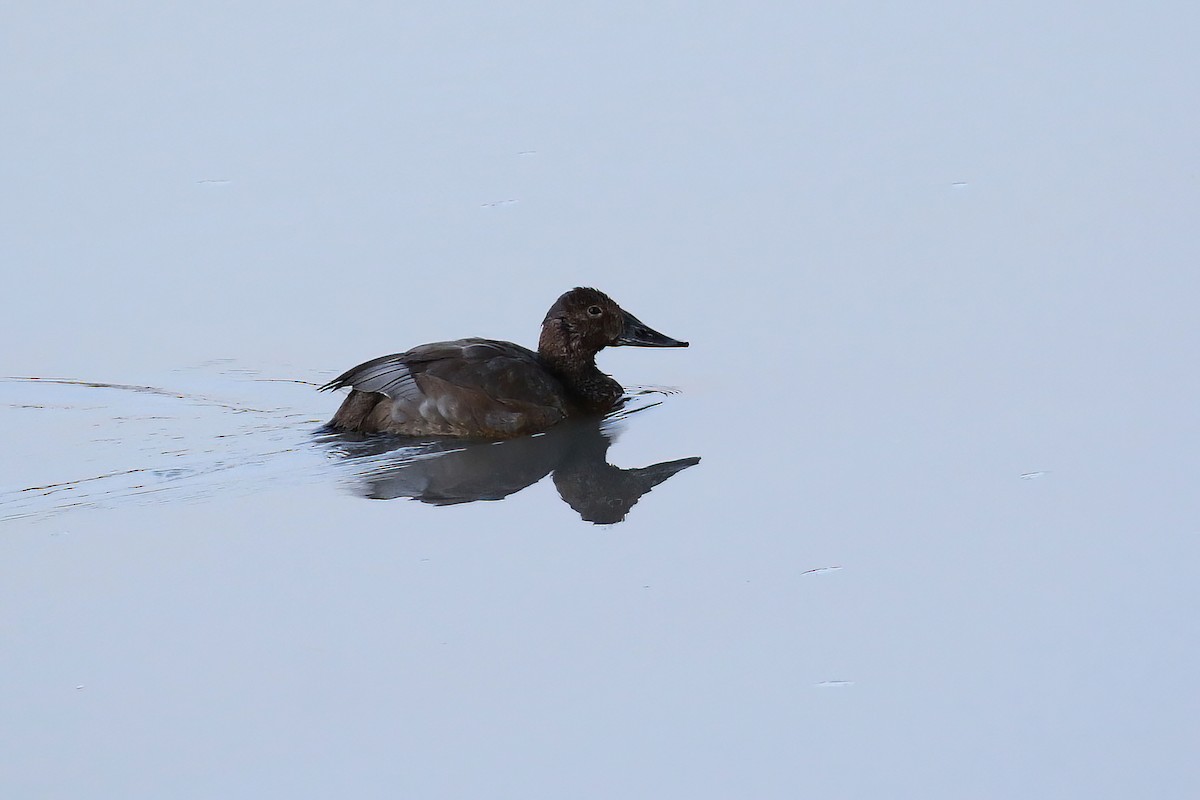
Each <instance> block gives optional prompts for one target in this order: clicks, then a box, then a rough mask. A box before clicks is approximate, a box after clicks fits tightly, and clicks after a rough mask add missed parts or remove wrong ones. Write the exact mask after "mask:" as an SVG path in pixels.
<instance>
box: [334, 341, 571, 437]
mask: <svg viewBox="0 0 1200 800" xmlns="http://www.w3.org/2000/svg"><path fill="white" fill-rule="evenodd" d="M342 387H350V389H351V392H350V395H349V396H348V397H347V398H346V400H345V402H343V403H342V406H341V408H339V409H338V412H337V413H336V414H335V415H334V417H333V419H332V420H330V423H329V424H330V426H332V427H333V428H336V429H338V430H347V431H357V432H361V433H396V434H402V435H407V436H459V437H477V438H486V439H502V438H510V437H513V436H523V435H526V434H529V433H535V432H538V431H543V430H545V429H546V428H549V427H550V426H551V425H554V424H555V423H557V422H559V421H560V420H562V419H563V418H564V417H565V416H566V415H567V413H568V404H569V401H568V396H567V392H566V389H565V388H564V387H563V385H562V383H561V382H560V381H559V380H558V379H557V378H555V377H554V375H553V374H551V373H550V372H549V371H548V370H547V369H546V367H545V365H544V364H543V363H542V361H541V359H539V358H538V355H537V353H534V352H533V351H532V350H528V349H526V348H524V347H521V346H520V345H516V344H513V343H512V342H498V341H493V340H491V339H458V340H456V341H453V342H435V343H433V344H425V345H421V346H420V347H414V348H413V349H412V350H409V351H407V352H405V353H396V354H394V355H389V356H383V357H382V358H376V359H374V360H372V361H368V362H366V363H365V364H359V365H358V366H357V367H354V368H353V369H350V370H348V371H346V372H345V373H343V374H342V375H339V376H338V377H337V378H334V379H333V380H332V381H330V382H329V383H328V384H326V385H325V386H323V387H321V388H322V389H340V388H342Z"/></svg>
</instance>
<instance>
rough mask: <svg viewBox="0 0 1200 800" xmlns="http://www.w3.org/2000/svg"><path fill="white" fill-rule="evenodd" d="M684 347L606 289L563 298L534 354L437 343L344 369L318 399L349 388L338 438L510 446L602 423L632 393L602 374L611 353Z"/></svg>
mask: <svg viewBox="0 0 1200 800" xmlns="http://www.w3.org/2000/svg"><path fill="white" fill-rule="evenodd" d="M622 346H631V347H687V346H688V343H687V342H684V341H680V340H678V339H673V338H671V337H670V336H667V335H665V334H662V333H659V332H658V331H656V330H654V329H653V328H651V327H649V326H648V325H646V324H645V323H643V322H642V321H641V320H639V319H638V318H637V317H635V316H634V315H633V314H630V313H629V312H628V311H626V310H624V309H623V308H621V307H620V306H619V305H617V303H616V302H615V301H614V300H613V299H612V298H610V297H609V296H608V295H606V294H605V293H604V292H601V291H600V290H599V289H592V288H588V287H582V286H581V287H576V288H574V289H571V290H570V291H568V292H566V293H564V294H563V295H561V296H560V297H559V298H558V299H557V300H555V301H554V304H553V305H552V306H550V310H549V311H547V312H546V317H545V319H543V320H542V330H541V335H540V336H539V337H538V348H537V352H534V351H532V350H530V349H528V348H525V347H522V346H521V345H519V344H514V343H512V342H503V341H496V340H494V339H479V338H468V339H455V340H454V341H449V342H433V343H430V344H423V345H419V346H417V347H414V348H412V349H411V350H406V351H405V352H403V353H393V354H392V355H386V356H381V357H379V358H375V359H372V360H371V361H367V362H364V363H362V364H359V365H358V366H356V367H352V368H351V369H348V370H346V371H345V372H343V373H342V374H341V375H339V376H337V377H336V378H334V379H333V380H331V381H329V383H326V384H325V385H324V386H321V387H320V391H332V390H336V389H343V388H349V389H350V394H349V395H347V397H346V399H345V400H344V401H342V405H341V407H339V408H338V410H337V412H336V413H335V414H334V415H333V418H332V419H331V420H330V421H329V422H328V423H327V425H326V428H327V429H328V430H330V431H333V432H345V433H357V434H376V433H385V434H394V435H399V436H407V437H430V436H432V437H452V438H459V439H483V440H503V439H513V438H517V437H520V436H529V435H532V434H535V433H542V432H544V431H546V430H548V429H549V428H551V427H553V426H554V425H557V424H558V423H560V422H562V421H563V420H565V419H568V418H577V417H587V416H600V415H603V414H605V413H606V412H608V411H611V410H612V409H614V408H616V407H618V406H619V405H620V404H621V403H622V400H623V397H624V394H625V390H624V389H623V388H622V387H621V384H619V383H617V381H616V380H614V379H613V378H612V377H611V376H609V375H606V374H605V373H604V372H602V371H601V370H600V368H599V367H597V366H596V354H597V353H599V352H600V351H601V350H603V349H604V348H605V347H622Z"/></svg>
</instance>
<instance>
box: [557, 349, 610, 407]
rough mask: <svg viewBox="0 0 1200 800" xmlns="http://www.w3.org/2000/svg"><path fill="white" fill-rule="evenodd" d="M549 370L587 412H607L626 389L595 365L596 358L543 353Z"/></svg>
mask: <svg viewBox="0 0 1200 800" xmlns="http://www.w3.org/2000/svg"><path fill="white" fill-rule="evenodd" d="M540 355H541V356H542V358H543V360H545V362H546V365H547V366H548V367H549V368H550V371H551V372H553V373H554V375H555V376H556V377H557V378H558V379H559V380H560V381H562V382H563V385H564V386H566V387H567V390H568V391H569V392H571V394H572V395H574V396H575V398H576V400H578V402H579V404H580V405H581V406H583V408H584V409H585V410H586V411H591V412H602V411H608V410H609V409H610V408H612V407H613V406H614V405H616V404H617V401H618V400H620V399H621V395H622V394H624V393H625V390H624V389H622V388H621V384H619V383H617V382H616V381H615V380H613V379H612V378H611V377H609V376H608V375H605V374H604V373H603V372H601V371H600V368H599V367H597V366H596V357H595V356H592V357H590V358H586V359H580V358H578V357H576V358H567V357H561V356H560V357H556V355H555V354H553V353H550V354H547V353H541V354H540Z"/></svg>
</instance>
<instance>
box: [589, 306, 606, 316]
mask: <svg viewBox="0 0 1200 800" xmlns="http://www.w3.org/2000/svg"><path fill="white" fill-rule="evenodd" d="M588 313H589V314H591V315H592V316H593V317H598V316H600V315H601V314H603V313H604V309H602V308H600V306H589V307H588Z"/></svg>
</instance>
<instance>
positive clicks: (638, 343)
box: [613, 311, 688, 347]
mask: <svg viewBox="0 0 1200 800" xmlns="http://www.w3.org/2000/svg"><path fill="white" fill-rule="evenodd" d="M624 313H625V330H623V331H621V335H620V336H618V337H617V340H616V341H615V342H613V345H615V346H616V347H621V346H623V345H628V346H630V347H687V346H688V343H687V342H681V341H679V340H678V339H672V338H671V337H670V336H666V335H664V334H661V333H659V332H658V331H656V330H654V328H651V327H650V326H649V325H646V324H645V323H643V322H642V321H641V320H640V319H638V318H637V317H635V316H634V315H633V314H630V313H629V312H628V311H626V312H624Z"/></svg>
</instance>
